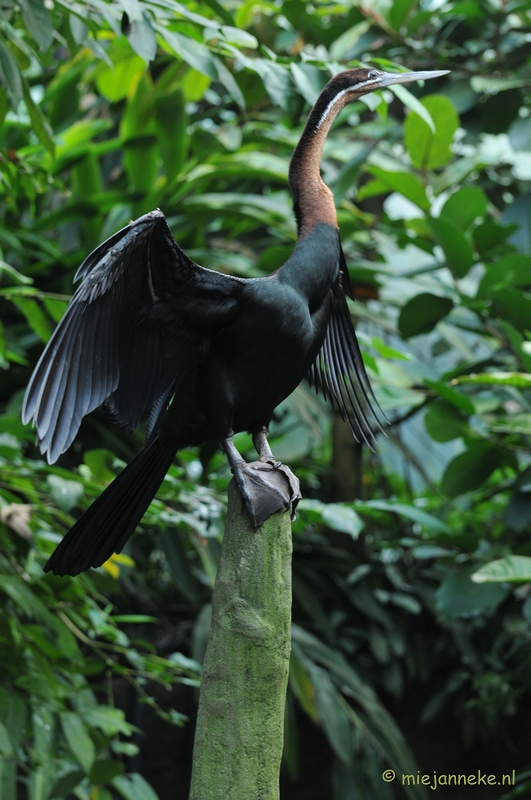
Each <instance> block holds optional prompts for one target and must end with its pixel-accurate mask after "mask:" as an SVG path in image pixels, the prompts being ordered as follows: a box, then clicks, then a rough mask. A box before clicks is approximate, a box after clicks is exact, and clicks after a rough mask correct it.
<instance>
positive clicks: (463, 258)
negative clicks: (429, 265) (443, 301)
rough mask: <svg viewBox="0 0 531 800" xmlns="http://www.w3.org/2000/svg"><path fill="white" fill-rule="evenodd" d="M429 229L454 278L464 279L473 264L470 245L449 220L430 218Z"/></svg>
mask: <svg viewBox="0 0 531 800" xmlns="http://www.w3.org/2000/svg"><path fill="white" fill-rule="evenodd" d="M429 223H430V227H431V229H432V231H433V234H434V236H435V240H436V242H437V244H438V245H440V247H441V248H442V250H443V252H444V255H445V258H446V264H447V266H448V268H449V269H450V271H451V273H452V275H453V276H454V278H464V277H465V275H466V274H467V273H468V271H469V269H470V267H471V266H472V264H473V263H474V252H473V250H472V245H471V244H470V242H469V241H468V239H467V238H466V236H465V235H464V233H463V232H462V231H461V230H459V228H458V227H457V225H455V224H454V223H453V222H452V221H451V220H450V219H448V218H446V217H430V218H429Z"/></svg>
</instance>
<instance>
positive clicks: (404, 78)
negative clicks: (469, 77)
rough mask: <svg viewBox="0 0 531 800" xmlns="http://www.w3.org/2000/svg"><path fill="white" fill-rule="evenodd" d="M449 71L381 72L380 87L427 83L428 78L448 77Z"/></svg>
mask: <svg viewBox="0 0 531 800" xmlns="http://www.w3.org/2000/svg"><path fill="white" fill-rule="evenodd" d="M449 72H450V70H449V69H436V70H428V71H425V72H382V73H381V75H380V86H381V87H382V88H383V87H384V86H393V85H394V84H395V83H412V82H413V81H429V80H430V78H440V77H441V75H448V73H449Z"/></svg>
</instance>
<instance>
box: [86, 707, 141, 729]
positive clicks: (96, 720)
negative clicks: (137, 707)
mask: <svg viewBox="0 0 531 800" xmlns="http://www.w3.org/2000/svg"><path fill="white" fill-rule="evenodd" d="M83 717H84V719H85V721H86V723H87V724H88V725H90V727H91V728H98V729H99V730H100V731H103V733H105V734H106V735H107V736H115V735H116V734H117V733H122V734H123V735H124V736H130V735H131V733H132V732H133V730H134V727H133V725H131V724H130V723H129V722H127V720H126V719H125V714H124V712H123V711H122V709H121V708H112V707H111V706H105V705H99V706H98V707H97V708H89V709H86V710H85V711H84V712H83Z"/></svg>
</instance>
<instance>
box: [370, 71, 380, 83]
mask: <svg viewBox="0 0 531 800" xmlns="http://www.w3.org/2000/svg"><path fill="white" fill-rule="evenodd" d="M379 76H380V73H379V72H378V70H375V69H371V71H370V72H369V74H368V76H367V77H368V79H369V80H370V81H375V80H376V78H378V77H379Z"/></svg>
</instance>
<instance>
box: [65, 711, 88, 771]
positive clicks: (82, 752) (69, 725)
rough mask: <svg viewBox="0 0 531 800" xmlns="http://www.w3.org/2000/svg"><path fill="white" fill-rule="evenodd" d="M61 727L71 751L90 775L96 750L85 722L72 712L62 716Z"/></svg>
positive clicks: (66, 712)
mask: <svg viewBox="0 0 531 800" xmlns="http://www.w3.org/2000/svg"><path fill="white" fill-rule="evenodd" d="M60 719H61V727H62V729H63V733H64V736H65V739H66V741H67V743H68V746H69V748H70V750H71V751H72V753H73V755H74V756H75V758H76V759H77V761H78V762H79V763H80V764H81V766H82V767H83V769H84V770H85V772H86V773H87V774H88V773H89V772H90V770H91V767H92V764H93V763H94V758H95V756H96V750H95V747H94V742H93V741H92V739H91V738H90V736H89V734H88V731H87V728H86V727H85V724H84V722H83V720H82V719H81V718H80V717H79V715H78V714H74V713H73V712H72V711H63V713H62V714H61V715H60Z"/></svg>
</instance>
